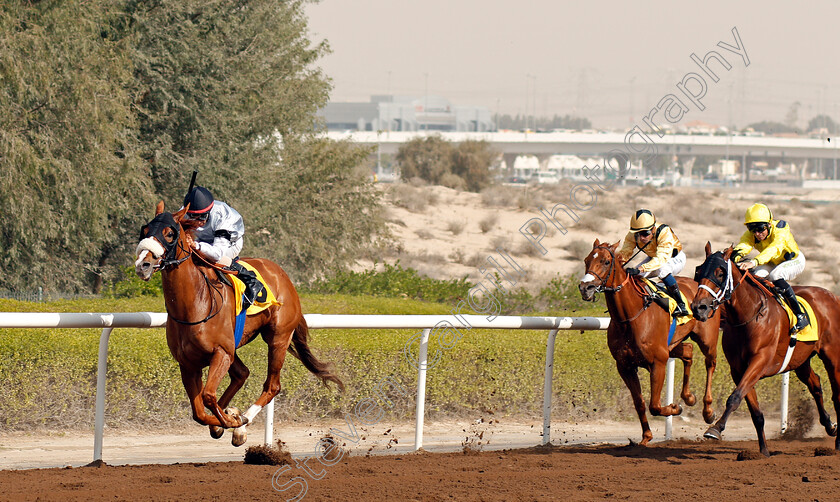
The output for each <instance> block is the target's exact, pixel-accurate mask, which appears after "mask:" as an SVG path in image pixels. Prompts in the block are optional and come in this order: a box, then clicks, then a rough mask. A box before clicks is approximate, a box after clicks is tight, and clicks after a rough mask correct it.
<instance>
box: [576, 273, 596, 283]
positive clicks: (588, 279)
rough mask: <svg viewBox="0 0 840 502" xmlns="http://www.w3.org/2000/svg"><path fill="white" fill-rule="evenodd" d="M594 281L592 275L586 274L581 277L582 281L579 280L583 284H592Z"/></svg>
mask: <svg viewBox="0 0 840 502" xmlns="http://www.w3.org/2000/svg"><path fill="white" fill-rule="evenodd" d="M594 280H595V276H594V275H592V274H586V275H584V276H583V279H581V280H580V282H582V283H583V282H592V281H594Z"/></svg>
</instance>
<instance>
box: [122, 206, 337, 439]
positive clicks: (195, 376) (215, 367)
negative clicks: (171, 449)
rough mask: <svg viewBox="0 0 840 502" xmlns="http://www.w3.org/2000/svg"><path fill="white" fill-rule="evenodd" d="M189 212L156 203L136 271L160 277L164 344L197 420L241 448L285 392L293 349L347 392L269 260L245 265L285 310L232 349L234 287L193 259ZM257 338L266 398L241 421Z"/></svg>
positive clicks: (271, 313) (261, 317) (258, 322)
mask: <svg viewBox="0 0 840 502" xmlns="http://www.w3.org/2000/svg"><path fill="white" fill-rule="evenodd" d="M186 210H187V208H183V209H181V210H180V211H178V212H177V213H175V214H170V213H165V212H164V211H163V202H160V203H158V205H157V210H156V212H155V218H154V219H153V220H152V221H150V222H149V223H148V224H147V225H145V226H144V227H143V229H142V230H141V232H140V238H141V241H140V244H139V245H138V246H137V254H138V257H137V261H136V262H135V270H136V272H137V275H138V276H140V278H142V279H144V280H147V281H148V280H149V278H150V277H151V275H152V274H153V273H154V272H155V270H160V271H161V275H162V278H163V296H164V301H165V304H166V312H167V314H168V319H167V321H166V342H167V344H168V345H169V351H170V352H171V353H172V356H173V357H174V358H175V360H176V361H177V362H178V364H179V365H180V369H181V380H182V381H183V383H184V388H185V389H186V391H187V396H188V397H189V400H190V406H191V407H192V414H193V419H194V420H195V421H196V422H198V423H200V424H202V425H209V426H210V435H211V436H213V437H214V438H216V439H218V438H220V437H221V436H222V434H223V433H224V429H229V428H234V433H233V439H232V443H233V445H234V446H240V445H242V444H243V443H244V442H245V440H246V439H247V434H246V431H245V425H246V424H248V423H249V422H250V421H252V420H253V419H254V417H255V416H256V415H257V413H259V412H260V410H261V409H262V408H263V407H264V406H265V405H266V404H268V403H269V402H270V401H271V400H272V399H273V398H274V396H276V395H277V393H278V392H280V370H281V368H282V367H283V361H284V360H285V358H286V351H287V350H288V351H289V352H291V353H292V355H294V356H295V357H297V358H298V359H300V361H301V363H303V365H304V367H306V369H308V370H309V371H311V372H312V373H313V374H315V376H317V377H318V378H320V379H321V381H322V382H324V384H327V382H328V381H332V382H335V383H336V384H338V386H339V387H340V388H341V389H342V390H343V389H344V384H343V383H342V382H341V380H339V379H338V377H337V376H335V375H334V374H333V373H332V372H330V371H329V369H328V365H326V364H324V363H322V362H321V361H319V360H318V359H316V358H315V356H314V355H313V354H312V352H311V351H310V349H309V345H308V342H307V338H308V334H309V329H308V327H307V325H306V320H305V319H304V317H303V314H302V313H301V307H300V299H299V298H298V295H297V292H296V291H295V288H294V286H293V285H292V283H291V281H290V280H289V277H288V276H287V275H286V273H285V272H284V271H283V269H282V268H280V266H279V265H277V264H276V263H273V262H271V261H268V260H262V259H249V260H247V261H248V263H250V264H251V265H253V266H254V267H255V268H256V269H257V270H259V272H260V274H261V275H262V277H263V279H264V280H265V282H266V285H267V286H268V287H269V288H270V289H271V291H272V292H273V293H274V295H275V297H276V298H277V301H278V303H279V305H273V306H271V307H269V308H267V309H265V310H263V311H262V312H260V313H258V314H256V315H252V316H248V317H247V319H246V321H245V329H244V333H243V335H242V339H241V341H240V343H239V345H238V346H234V343H235V342H234V303H235V302H234V293H233V288H232V287H230V286H228V285H226V284H224V283H223V282H222V281H221V280H220V278H219V275H218V274H217V270H214V267H213V266H211V265H209V264H208V263H207V262H205V261H204V260H203V259H201V257H200V256H198V254H197V253H194V252H193V250H192V246H191V242H192V237H191V236H190V233H189V232H190V230H192V229H194V227H195V223H193V222H191V221H189V220H184V215H185V214H186ZM257 334H260V335H261V336H262V338H263V340H264V341H265V343H266V344H267V345H268V375H267V377H266V380H265V383H264V384H263V391H262V394H261V395H260V396H259V398H258V399H257V400H256V402H254V404H253V405H252V406H251V407H250V408H249V409H248V411H246V412H245V413H244V414H242V415H240V414H239V411H238V410H236V409H235V408H226V407H227V406H228V404H230V401H231V399H233V396H234V395H235V394H236V393H237V391H239V389H240V388H242V386H243V385H244V384H245V380H246V379H247V378H248V375H249V373H250V372H249V370H248V368H247V367H246V366H245V364H244V363H243V362H242V360H241V359H240V358H239V356H238V355H237V354H236V349H237V348H238V347H242V346H244V345H245V344H247V343H249V342H250V341H251V340H253V339H254V338H256V336H257ZM293 342H294V346H292V345H291V344H292V343H293ZM207 366H209V367H210V368H209V370H208V372H207V381H206V383H204V384H203V385H202V381H201V372H202V370H203V369H204V368H205V367H207ZM225 373H228V374H229V375H230V385H229V386H228V387H227V389H226V390H225V391H224V393H223V394H222V397H221V399H218V400H217V399H216V391H217V389H218V387H219V383H220V382H221V380H222V378H223V377H224V375H225ZM206 409H209V410H210V413H208V412H207V411H206Z"/></svg>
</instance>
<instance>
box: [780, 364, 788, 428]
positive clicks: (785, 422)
mask: <svg viewBox="0 0 840 502" xmlns="http://www.w3.org/2000/svg"><path fill="white" fill-rule="evenodd" d="M789 391H790V372H789V371H788V372H787V373H785V374H783V375H782V406H781V408H782V409H781V412H782V423H781V433H782V434H784V433H785V431H786V430H787V428H788V392H789Z"/></svg>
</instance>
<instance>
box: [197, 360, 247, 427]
mask: <svg viewBox="0 0 840 502" xmlns="http://www.w3.org/2000/svg"><path fill="white" fill-rule="evenodd" d="M232 362H233V357H232V356H231V355H230V354H228V353H227V352H225V351H224V350H223V349H222V348H221V347H216V350H215V352H213V357H212V359H211V360H210V368H209V369H208V371H207V383H206V384H205V385H204V389H203V390H202V392H201V400H202V402H203V403H204V406H205V407H207V408H208V409H209V410H210V411H211V412H212V413H213V415H215V416H216V418H217V419H218V420H219V423H218V424H208V425H221V426H222V427H224V428H225V429H230V428H234V427H240V426H242V425H245V424H246V423H248V419H247V418H245V417H241V416H239V414H238V413H236V414H234V415H231V414H228V413H227V412H226V411H225V410H223V409H222V407H221V406H220V405H219V401H218V400H217V399H216V390H217V389H218V388H219V384H220V383H221V381H222V378H223V377H224V376H225V373H227V372H228V370H229V369H230V366H231V363H232Z"/></svg>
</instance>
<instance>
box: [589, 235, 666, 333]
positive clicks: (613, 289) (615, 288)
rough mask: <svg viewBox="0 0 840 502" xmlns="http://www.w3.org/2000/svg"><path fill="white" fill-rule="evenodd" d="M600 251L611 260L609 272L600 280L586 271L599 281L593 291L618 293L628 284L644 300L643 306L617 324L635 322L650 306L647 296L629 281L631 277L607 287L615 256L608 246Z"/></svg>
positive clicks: (613, 269)
mask: <svg viewBox="0 0 840 502" xmlns="http://www.w3.org/2000/svg"><path fill="white" fill-rule="evenodd" d="M600 249H604V250H606V251H607V252H608V253H609V254H610V258H611V260H610V270H609V272H608V273H607V276H606V277H604V278H602V277H600V276H599V275H597V274H594V273H592V272H590V271H588V270H587V272H586V273H588V274H591V275H592V276H593V277H595V278H596V279H598V280H600V281H601V284H599V285H598V287H597V288H596V289H595V292H596V293H618V292H619V291H621V290H622V289H623V288H624V286H625V285H626V284H627V283H628V282H630V283H631V284H632V285H633V289H634V290H635V291H636V293H638V294H639V296H641V297H642V298H643V299H644V300H645V301H644V305H643V306H642V308H641V309H640V310H639V311H638V312H636V314H635V315H634V316H633V317H630V318H628V319H617V320H618V322H622V323H629V322H632V321H635V320H636V319H638V318H639V316H641V315H642V313H644V311H645V310H647V308H648V307H649V306H650V304H651V301H649V300H648V295H646V294H645V293H644V291H642V290H641V287H640V286H639V282H638V281H631V276H630V275H627V276H626V277H625V278H624V280H623V281H622V282H621V284H619V285H618V286H607V281H609V280H610V278H612V276H613V272H614V271H615V254H614V253H613V251H612V249H610V248H609V247H608V246H605V247H600ZM634 256H635V255H634Z"/></svg>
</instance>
